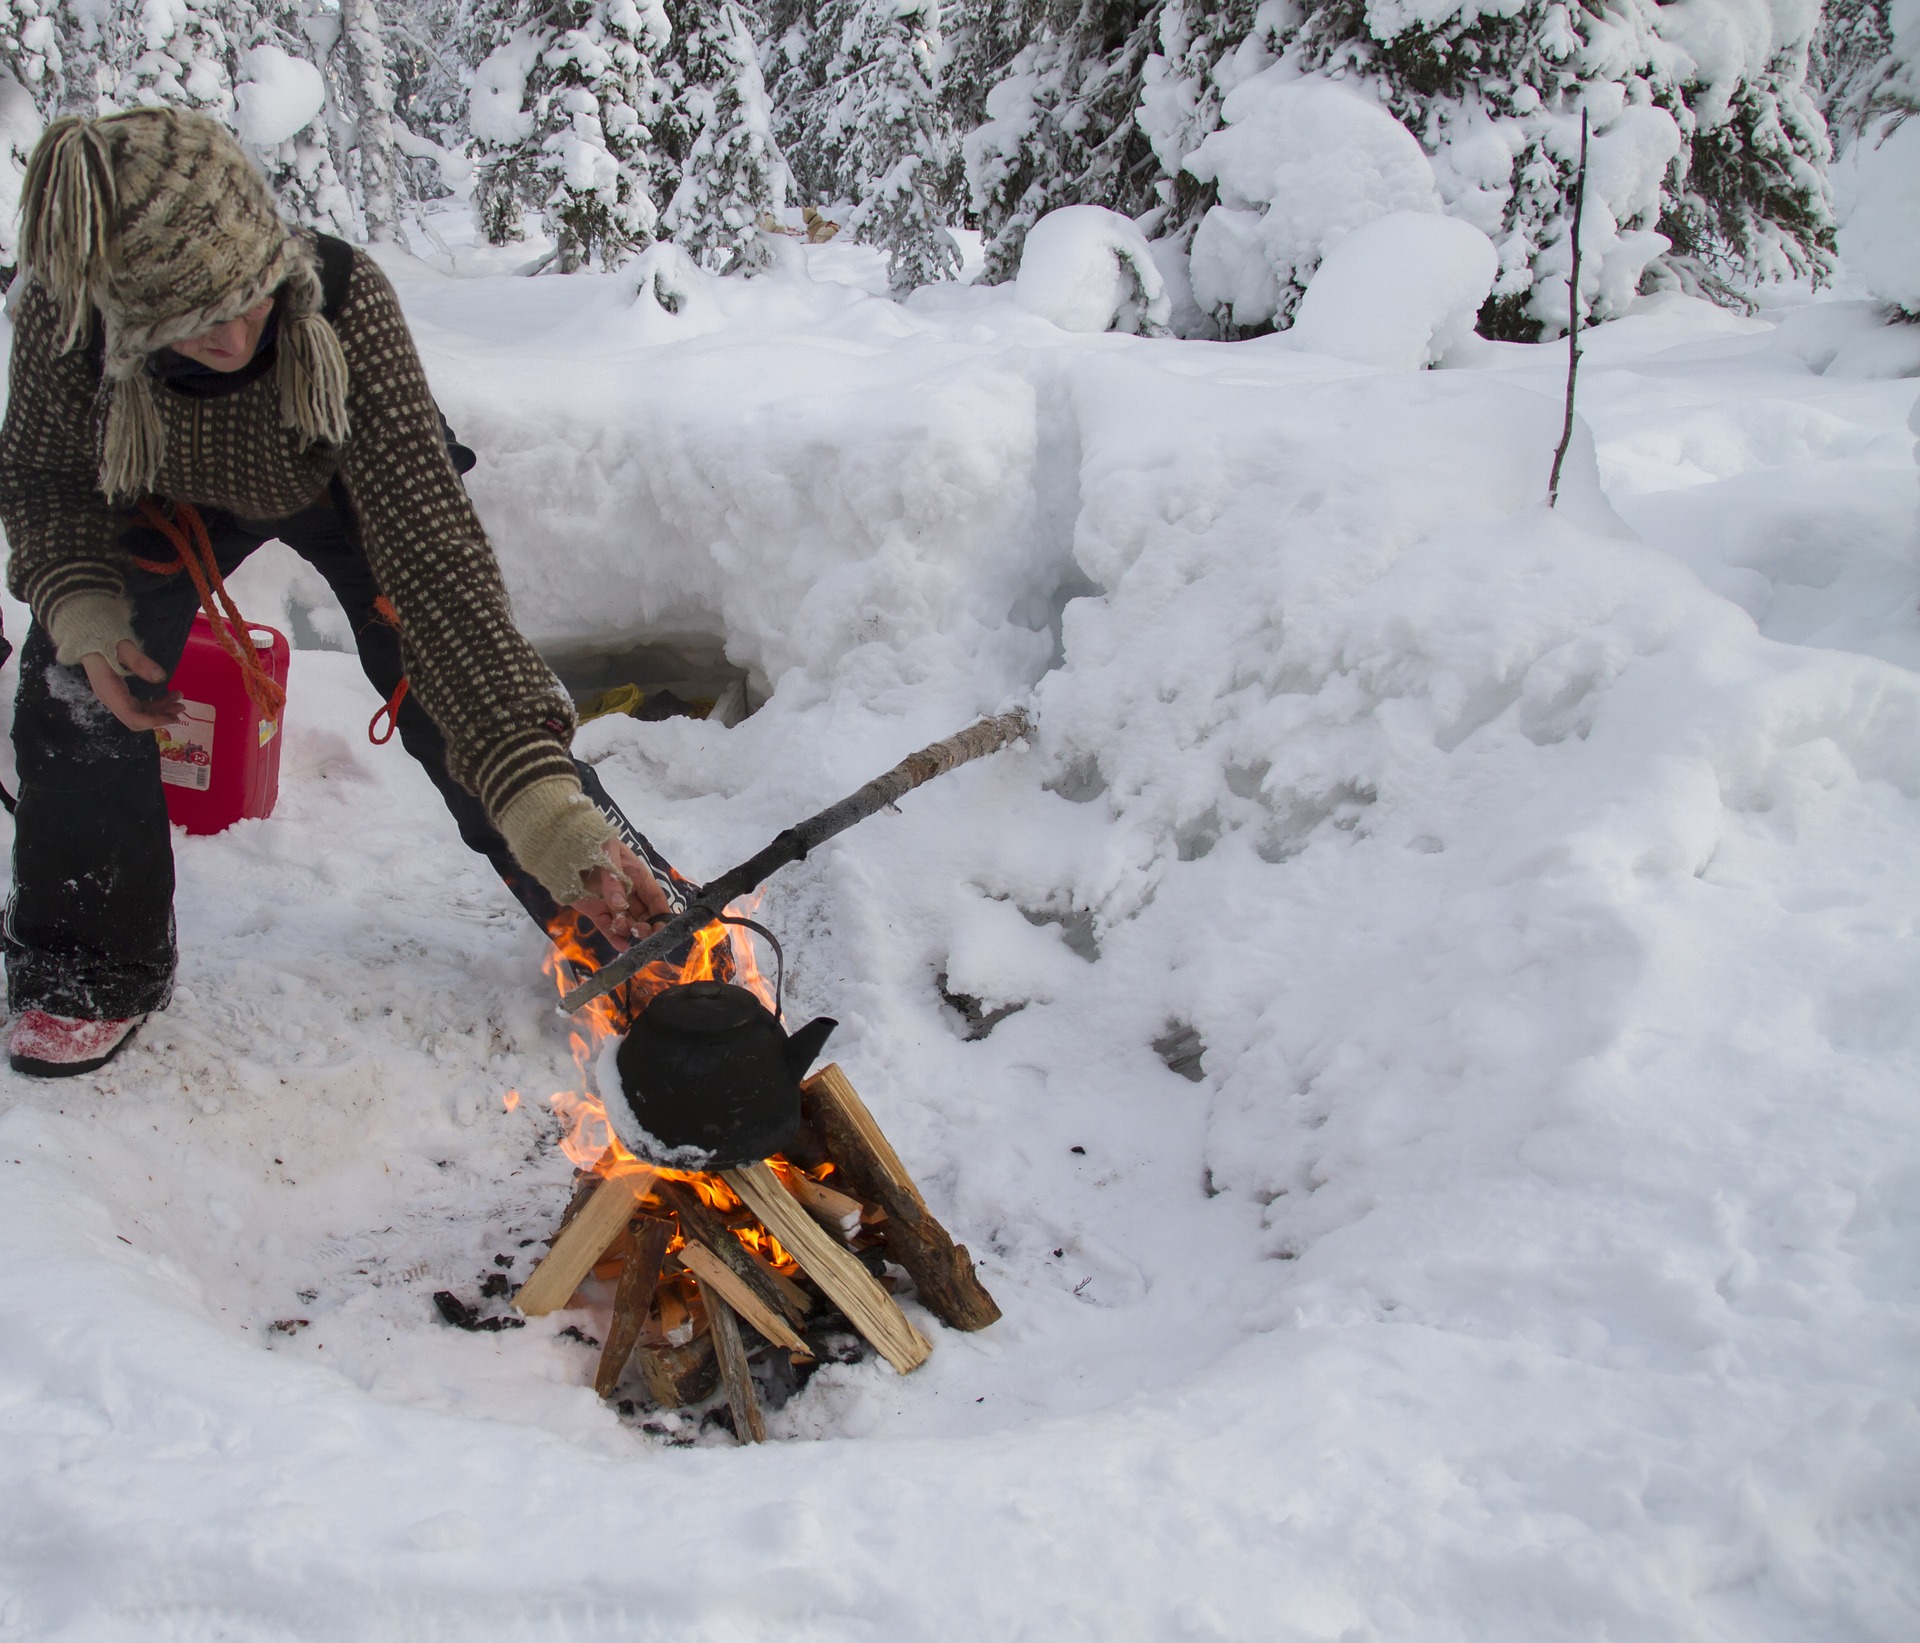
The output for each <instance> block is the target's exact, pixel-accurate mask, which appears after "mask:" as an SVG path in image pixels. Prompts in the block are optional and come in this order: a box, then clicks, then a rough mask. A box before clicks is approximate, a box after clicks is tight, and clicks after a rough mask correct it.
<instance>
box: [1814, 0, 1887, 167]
mask: <svg viewBox="0 0 1920 1643" xmlns="http://www.w3.org/2000/svg"><path fill="white" fill-rule="evenodd" d="M1892 51H1893V29H1892V26H1891V25H1890V24H1889V22H1888V20H1887V0H1825V4H1824V5H1822V6H1821V8H1820V26H1819V27H1818V28H1817V29H1815V30H1814V35H1813V53H1812V61H1811V64H1810V66H1809V69H1808V75H1807V78H1808V81H1809V83H1810V84H1811V85H1812V87H1813V92H1814V97H1815V99H1816V100H1817V101H1818V103H1819V105H1820V113H1821V115H1822V116H1823V117H1824V118H1825V120H1826V122H1827V129H1828V130H1829V131H1831V132H1832V133H1833V136H1834V143H1835V146H1836V147H1839V146H1841V145H1843V144H1845V143H1847V142H1850V141H1852V140H1853V139H1854V138H1855V137H1858V136H1859V135H1860V133H1861V131H1862V130H1863V129H1864V128H1865V126H1866V124H1867V122H1868V120H1870V119H1871V118H1872V113H1871V110H1872V108H1873V105H1874V103H1875V101H1876V98H1877V96H1878V94H1879V93H1880V90H1881V87H1882V84H1883V82H1884V81H1885V79H1886V77H1887V67H1888V59H1889V57H1890V56H1891V54H1892Z"/></svg>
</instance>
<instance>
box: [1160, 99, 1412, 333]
mask: <svg viewBox="0 0 1920 1643" xmlns="http://www.w3.org/2000/svg"><path fill="white" fill-rule="evenodd" d="M1291 73H1292V71H1291V70H1290V69H1289V68H1287V67H1286V66H1285V65H1280V64H1277V65H1275V66H1274V67H1273V68H1270V69H1267V70H1266V71H1265V72H1263V73H1261V74H1258V75H1255V76H1254V77H1253V78H1252V79H1250V80H1248V81H1246V82H1244V83H1243V84H1241V85H1238V86H1236V87H1235V88H1234V89H1233V90H1232V91H1231V92H1230V93H1228V95H1227V98H1226V100H1225V102H1224V103H1223V104H1222V105H1221V115H1222V118H1223V119H1224V120H1225V121H1226V124H1224V125H1223V126H1222V127H1221V128H1220V129H1219V130H1218V131H1215V132H1213V133H1212V134H1210V135H1209V136H1208V137H1207V139H1206V141H1204V142H1203V143H1201V144H1200V146H1199V147H1198V148H1197V149H1195V150H1194V152H1193V153H1192V154H1190V155H1189V156H1188V157H1187V160H1186V169H1187V170H1188V171H1190V172H1191V173H1192V174H1193V175H1194V176H1196V177H1198V178H1199V179H1200V180H1201V181H1202V182H1211V183H1215V184H1217V185H1218V186H1219V190H1220V203H1219V204H1218V205H1217V206H1214V207H1213V208H1212V209H1211V210H1209V211H1208V212H1207V214H1206V216H1205V217H1204V218H1202V219H1201V223H1200V227H1199V230H1198V232H1197V233H1196V234H1195V235H1194V241H1193V256H1192V264H1191V268H1192V278H1193V291H1194V295H1195V297H1196V298H1197V299H1198V301H1199V303H1200V305H1201V307H1203V308H1205V309H1208V310H1210V311H1212V312H1214V313H1216V314H1218V315H1220V316H1221V317H1222V318H1224V319H1226V320H1228V321H1229V322H1230V323H1231V324H1232V325H1234V326H1236V327H1238V328H1241V329H1245V328H1248V327H1253V326H1259V325H1264V324H1266V323H1268V322H1270V321H1272V320H1274V319H1275V318H1276V317H1278V318H1281V319H1284V318H1286V317H1287V315H1288V314H1289V313H1290V312H1291V311H1292V307H1293V303H1294V301H1295V300H1296V298H1297V294H1298V292H1299V291H1300V290H1304V289H1305V287H1306V284H1307V281H1308V279H1309V278H1310V277H1311V275H1312V273H1313V270H1314V268H1315V266H1317V264H1318V263H1319V260H1320V257H1321V255H1322V254H1323V253H1324V251H1325V250H1326V248H1327V247H1328V246H1329V245H1331V244H1332V243H1333V242H1334V241H1336V240H1338V239H1339V238H1340V237H1341V236H1342V235H1344V234H1347V233H1350V232H1351V231H1352V230H1354V229H1356V228H1358V227H1359V226H1360V225H1361V224H1362V223H1367V222H1371V221H1372V220H1373V219H1374V218H1375V217H1380V216H1385V215H1386V214H1387V213H1388V212H1390V211H1433V212H1437V211H1438V210H1439V209H1440V199H1439V195H1438V194H1437V193H1436V192H1435V190H1434V179H1433V167H1432V166H1431V165H1430V164H1429V163H1428V161H1427V157H1426V155H1425V154H1423V153H1422V152H1421V149H1420V145H1419V143H1417V142H1416V141H1415V140H1414V138H1413V135H1412V134H1411V133H1410V132H1409V131H1408V130H1407V129H1406V127H1405V126H1403V125H1401V124H1400V122H1399V121H1398V120H1396V119H1394V117H1393V116H1392V115H1391V114H1388V113H1387V112H1386V111H1385V110H1384V109H1382V108H1381V107H1380V106H1379V105H1378V104H1377V103H1374V102H1371V101H1369V100H1368V99H1367V98H1365V97H1363V96H1361V95H1360V94H1358V93H1357V92H1354V91H1351V90H1349V89H1348V88H1347V87H1346V86H1344V85H1338V84H1335V83H1333V82H1331V81H1327V80H1320V79H1315V78H1311V77H1309V78H1304V79H1295V78H1291V77H1290V75H1291Z"/></svg>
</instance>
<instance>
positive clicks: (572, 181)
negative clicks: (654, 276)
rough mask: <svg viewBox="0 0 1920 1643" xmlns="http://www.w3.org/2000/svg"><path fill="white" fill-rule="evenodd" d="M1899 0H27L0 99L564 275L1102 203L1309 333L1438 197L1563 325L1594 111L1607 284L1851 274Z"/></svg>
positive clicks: (1497, 289) (1533, 326)
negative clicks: (662, 256)
mask: <svg viewBox="0 0 1920 1643" xmlns="http://www.w3.org/2000/svg"><path fill="white" fill-rule="evenodd" d="M1909 9H1910V8H1909ZM1900 12H1901V3H1900V0H1834V3H1833V4H1830V5H1828V6H1826V7H1825V8H1824V10H1823V9H1822V8H1821V7H1820V6H1819V5H1817V4H1813V3H1808V0H1684V3H1682V4H1675V5H1661V4H1658V3H1656V0H1600V3H1597V4H1595V5H1592V6H1573V7H1570V6H1568V5H1566V4H1564V3H1563V0H1515V3H1513V4H1509V5H1503V6H1501V7H1498V8H1492V9H1489V8H1484V7H1481V6H1479V5H1476V4H1467V3H1443V4H1440V5H1431V6H1419V7H1412V6H1402V5H1399V4H1388V5H1379V6H1374V5H1368V6H1360V5H1355V4H1353V3H1351V0H1263V3H1258V4H1256V3H1255V0H1229V3H1226V4H1205V5H1202V4H1198V3H1196V0H951V3H948V4H944V5H941V4H935V3H933V0H720V3H718V4H713V3H706V0H700V3H694V0H286V3H273V4H255V3H252V0H238V3H229V0H144V3H142V4H138V5H133V4H119V5H117V4H113V3H110V0H5V4H4V6H0V67H4V69H5V71H6V72H7V74H8V75H9V77H10V79H9V80H8V81H7V82H0V107H3V108H4V113H3V114H0V122H3V129H4V133H5V141H6V142H7V143H8V144H9V146H10V157H11V166H12V170H13V173H14V183H13V186H14V189H15V190H16V191H17V187H18V172H19V169H20V166H21V164H22V163H23V160H24V156H25V153H26V151H27V150H28V148H29V147H30V146H31V143H32V141H33V137H34V134H35V131H36V129H37V127H38V125H39V124H40V122H42V121H44V120H45V119H46V118H49V117H51V116H52V115H54V114H56V113H69V112H82V113H96V112H104V111H107V110H110V109H113V108H123V107H127V106H130V105H132V104H136V103H139V102H142V101H152V100H160V101H167V102H178V103H184V104H187V105H190V106H192V107H194V108H199V109H204V110H207V111H209V112H211V113H214V114H216V115H218V116H219V117H220V118H222V119H224V120H226V121H228V122H229V123H230V124H231V125H232V127H233V129H234V130H235V131H236V132H237V133H238V134H239V135H240V136H241V138H242V139H243V140H244V141H245V142H246V144H247V145H248V147H249V149H250V150H251V151H252V152H253V153H254V154H255V155H257V156H258V158H259V159H260V161H261V163H262V164H263V166H265V167H266V168H267V170H268V173H269V175H270V176H271V178H272V180H273V182H274V184H275V186H276V187H277V189H278V190H279V192H280V195H281V198H282V200H283V202H284V204H285V208H286V210H287V212H288V213H289V215H291V216H292V217H293V218H295V219H296V220H299V221H302V222H308V223H313V224H316V225H318V226H320V227H323V228H327V229H329V230H331V231H333V232H336V233H341V234H347V235H350V236H353V237H355V238H361V239H369V240H375V241H396V240H399V239H402V238H404V237H405V236H406V234H407V233H408V231H409V227H410V225H412V226H413V227H414V228H415V229H416V230H422V229H424V230H425V231H426V232H427V233H429V234H431V233H432V232H433V230H432V228H431V226H430V224H431V222H432V220H433V219H434V218H435V217H436V216H437V215H440V214H442V213H443V212H444V210H445V208H446V206H447V204H448V203H449V202H458V203H459V204H460V205H461V206H463V207H470V209H471V211H472V213H473V215H474V218H475V220H476V221H477V223H478V225H479V228H480V230H481V232H482V233H483V234H484V236H485V238H486V239H487V240H488V241H490V242H491V243H493V244H496V245H500V244H509V243H520V242H523V241H525V240H526V238H527V236H528V235H529V233H533V234H535V235H536V236H538V237H539V239H540V248H539V250H538V252H537V253H534V254H530V256H529V259H528V260H529V262H530V263H532V264H535V265H551V266H552V267H554V268H555V269H557V270H560V271H572V270H575V269H580V268H597V269H603V270H604V269H612V268H616V267H619V266H620V265H621V264H623V263H625V262H627V261H629V260H631V259H632V258H633V257H635V256H637V255H639V254H641V253H643V252H644V251H645V250H646V249H647V248H648V247H649V246H651V245H654V244H656V243H658V242H661V241H668V242H671V243H673V244H675V245H677V246H679V247H680V248H681V249H682V250H683V251H685V252H686V253H687V254H688V255H689V256H690V257H692V258H693V259H694V260H695V261H696V262H697V263H698V264H699V265H700V266H701V267H703V268H706V269H709V270H711V271H715V272H723V271H726V270H730V269H737V268H751V267H754V266H759V265H764V264H765V263H766V262H767V261H768V259H769V256H770V253H769V250H768V247H767V245H766V243H765V239H766V235H767V234H768V233H769V232H782V231H784V232H788V233H796V232H801V231H804V230H805V229H806V228H807V227H808V226H811V227H812V228H813V231H814V232H815V233H816V234H817V233H822V232H834V231H837V232H841V233H845V234H847V235H848V236H850V237H851V238H852V239H854V240H858V241H860V242H862V243H865V244H870V245H874V246H877V247H878V248H880V249H881V250H883V251H884V252H885V254H886V256H887V258H888V262H889V269H890V278H891V282H892V285H893V288H894V289H895V290H896V291H906V290H910V289H912V288H914V287H916V286H919V285H924V284H926V283H929V282H931V281H936V280H940V279H946V278H951V277H953V276H954V275H955V274H956V273H957V272H958V271H959V269H960V266H961V260H962V259H961V250H960V247H959V246H958V245H957V244H956V242H955V239H954V235H953V232H952V230H953V229H955V228H965V229H973V230H977V231H978V232H979V233H980V234H981V235H982V236H983V237H984V253H985V272H986V277H987V278H988V279H989V280H1001V279H1005V278H1008V277H1010V276H1011V275H1012V274H1013V273H1014V272H1015V270H1016V269H1017V268H1018V266H1019V263H1020V258H1021V253H1022V250H1023V247H1024V244H1025V240H1026V236H1027V233H1028V230H1029V229H1030V228H1031V227H1032V226H1033V224H1034V223H1035V222H1036V221H1038V220H1039V219H1040V218H1041V217H1042V216H1044V215H1045V214H1046V213H1048V212H1050V211H1053V210H1056V209H1058V208H1059V207H1062V206H1067V205H1096V206H1101V207H1104V208H1107V209H1110V210H1113V211H1115V212H1118V213H1120V214H1121V215H1124V216H1126V217H1127V218H1129V219H1130V220H1131V221H1132V222H1133V223H1134V224H1135V225H1136V227H1137V228H1138V229H1139V231H1140V233H1141V235H1142V236H1143V237H1144V238H1145V240H1146V241H1147V242H1148V244H1149V245H1150V246H1151V247H1152V255H1153V258H1154V260H1155V262H1156V263H1157V265H1158V266H1159V268H1160V270H1161V271H1162V272H1163V273H1164V275H1165V276H1166V279H1167V282H1168V283H1169V284H1170V286H1171V288H1172V291H1173V300H1172V304H1171V316H1172V323H1173V326H1174V329H1175V330H1177V331H1178V332H1179V333H1180V334H1181V335H1185V336H1224V337H1240V336H1249V335H1255V334H1259V333H1260V332H1263V331H1266V330H1270V329H1273V328H1275V327H1284V326H1285V325H1286V324H1287V323H1288V321H1289V320H1290V319H1291V317H1292V315H1293V313H1294V311H1295V309H1296V307H1297V306H1298V303H1299V301H1300V298H1301V296H1302V295H1303V293H1304V292H1305V290H1306V286H1307V283H1308V281H1309V279H1310V278H1311V276H1312V274H1313V271H1314V269H1315V268H1316V267H1317V266H1318V263H1319V260H1320V256H1321V252H1322V249H1323V247H1324V245H1325V244H1326V242H1327V241H1328V240H1329V239H1330V238H1337V237H1339V236H1341V235H1343V234H1344V233H1345V232H1346V231H1347V230H1348V229H1350V228H1352V227H1354V226H1357V225H1358V224H1359V222H1361V221H1363V220H1366V219H1367V218H1369V217H1371V216H1375V215H1380V214H1382V213H1385V212H1390V211H1397V210H1417V211H1429V212H1441V213H1444V214H1446V215H1448V216H1450V217H1453V218H1455V219H1457V220H1459V221H1462V222H1465V223H1468V224H1471V225H1472V226H1473V227H1474V228H1476V229H1478V230H1479V231H1480V232H1481V233H1482V234H1484V235H1485V236H1487V238H1488V239H1489V240H1490V241H1491V242H1492V244H1493V246H1494V248H1495V251H1496V254H1497V265H1496V266H1497V272H1496V275H1495V278H1494V280H1493V283H1492V288H1491V290H1490V292H1489V293H1488V295H1487V298H1486V301H1485V304H1484V306H1483V308H1482V310H1481V313H1480V316H1479V330H1480V332H1481V334H1482V335H1485V336H1488V337H1492V338H1498V339H1512V340H1522V341H1533V340H1536V339H1538V338H1539V337H1541V336H1542V335H1543V334H1544V335H1549V336H1551V335H1553V334H1556V333H1557V331H1558V330H1559V329H1560V328H1563V327H1564V325H1565V323H1566V319H1565V315H1566V307H1567V305H1566V301H1565V296H1564V293H1565V288H1566V280H1567V272H1568V267H1569V265H1570V240H1569V235H1568V223H1569V208H1570V201H1571V198H1572V190H1573V184H1574V173H1575V171H1576V168H1577V163H1578V155H1579V126H1580V120H1581V116H1582V114H1583V113H1584V114H1585V115H1586V116H1588V117H1589V118H1590V120H1591V122H1592V130H1593V160H1592V167H1591V170H1592V188H1593V209H1592V210H1591V212H1590V216H1591V218H1592V222H1591V224H1590V231H1589V234H1588V242H1589V243H1588V244H1587V246H1586V253H1585V254H1586V256H1587V257H1588V258H1589V259H1590V261H1591V267H1590V270H1589V272H1588V274H1587V276H1586V278H1585V280H1584V281H1583V283H1584V284H1587V285H1589V286H1590V288H1591V289H1590V290H1589V291H1588V292H1587V293H1586V297H1587V299H1588V300H1589V301H1590V303H1591V312H1592V314H1593V315H1594V317H1596V318H1607V317H1610V316H1612V315H1614V314H1617V313H1621V312H1624V311H1625V308H1626V305H1627V304H1628V303H1629V302H1631V300H1632V299H1633V298H1634V297H1635V296H1636V295H1640V294H1646V293H1649V292H1654V291H1661V290H1680V291H1686V292H1697V293H1704V294H1706V295H1708V296H1710V297H1713V298H1715V299H1716V300H1722V301H1734V302H1737V301H1738V300H1740V293H1741V292H1742V291H1744V290H1745V289H1746V288H1747V287H1748V286H1749V285H1751V284H1753V283H1754V282H1757V281H1767V280H1778V279H1789V280H1791V279H1803V280H1812V281H1814V282H1816V283H1817V282H1819V281H1821V280H1823V279H1825V278H1826V277H1827V276H1829V275H1830V274H1831V272H1832V269H1833V259H1834V249H1835V244H1834V233H1835V218H1834V210H1833V191H1832V186H1831V183H1830V180H1829V175H1828V162H1829V159H1830V156H1831V154H1832V152H1833V149H1834V148H1835V146H1836V145H1837V146H1838V147H1839V148H1840V149H1842V150H1843V151H1844V150H1845V149H1847V148H1850V147H1855V146H1862V147H1864V149H1865V150H1866V151H1867V152H1869V153H1871V154H1872V155H1874V156H1875V157H1876V163H1877V164H1879V165H1880V167H1881V169H1883V170H1892V169H1894V168H1896V167H1897V166H1898V165H1899V163H1900V162H1899V160H1898V159H1896V158H1893V157H1889V158H1887V159H1885V160H1880V159H1879V158H1878V157H1879V156H1880V155H1881V154H1882V152H1883V150H1884V148H1885V147H1886V144H1887V141H1888V139H1889V137H1890V135H1891V133H1892V131H1893V128H1896V127H1898V126H1899V125H1900V124H1901V123H1902V122H1903V121H1904V119H1905V116H1906V115H1907V114H1908V113H1909V112H1911V111H1912V109H1913V108H1914V107H1915V103H1916V90H1915V87H1916V77H1915V76H1916V70H1915V69H1914V66H1913V65H1914V60H1915V56H1916V50H1917V49H1920V48H1916V45H1915V41H1914V38H1913V35H1914V31H1915V29H1916V27H1920V25H1915V24H1914V23H1913V20H1912V19H1911V18H1910V17H1908V18H1906V20H1905V25H1904V32H1903V27H1902V20H1901V17H1900V16H1899V15H1898V14H1899V13H1900ZM1912 140H1913V139H1912V138H1911V136H1909V137H1907V138H1905V139H1899V138H1896V139H1894V143H1895V146H1896V147H1901V145H1902V144H1910V143H1911V141H1912ZM1902 152H1904V148H1902ZM809 210H810V211H811V212H813V213H814V215H813V216H812V217H809V216H807V215H806V214H805V213H807V212H808V211H809ZM10 232H11V230H10V228H9V229H5V230H0V233H10ZM6 255H9V253H8V250H7V246H6V245H5V243H0V256H6Z"/></svg>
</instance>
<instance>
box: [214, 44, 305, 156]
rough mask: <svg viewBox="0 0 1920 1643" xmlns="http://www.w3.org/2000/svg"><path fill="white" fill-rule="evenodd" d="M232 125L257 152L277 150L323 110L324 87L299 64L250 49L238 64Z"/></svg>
mask: <svg viewBox="0 0 1920 1643" xmlns="http://www.w3.org/2000/svg"><path fill="white" fill-rule="evenodd" d="M240 72H241V78H240V81H239V83H238V84H236V85H235V86H234V88H233V96H234V103H235V105H236V107H235V113H234V123H235V126H236V128H237V129H238V131H239V133H240V136H241V139H242V141H244V142H249V143H252V144H253V145H254V147H256V148H276V147H278V146H279V145H280V144H281V143H284V142H286V141H288V140H289V139H290V138H292V137H293V136H294V135H295V134H296V133H298V132H301V131H304V130H305V129H306V128H307V127H308V126H309V125H311V124H312V123H313V121H314V119H315V118H316V116H318V114H319V113H320V110H321V109H322V108H324V107H325V106H326V102H327V83H326V81H325V80H324V79H322V78H321V75H320V71H319V70H318V69H317V68H315V67H314V66H313V64H311V63H309V62H307V61H306V60H305V59H304V58H300V57H295V56H292V55H291V54H290V53H288V52H284V51H282V50H281V49H280V48H279V47H278V46H255V47H254V48H253V49H252V50H251V51H249V52H247V53H246V54H245V55H244V56H242V57H241V59H240Z"/></svg>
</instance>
